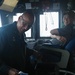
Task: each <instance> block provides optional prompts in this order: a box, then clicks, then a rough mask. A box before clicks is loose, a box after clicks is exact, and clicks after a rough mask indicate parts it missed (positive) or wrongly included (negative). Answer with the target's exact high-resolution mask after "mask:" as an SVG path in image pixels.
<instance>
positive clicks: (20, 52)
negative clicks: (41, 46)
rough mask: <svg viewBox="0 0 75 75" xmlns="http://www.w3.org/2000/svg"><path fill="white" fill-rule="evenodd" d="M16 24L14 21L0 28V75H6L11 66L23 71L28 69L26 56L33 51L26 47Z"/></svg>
mask: <svg viewBox="0 0 75 75" xmlns="http://www.w3.org/2000/svg"><path fill="white" fill-rule="evenodd" d="M16 24H17V23H16V22H14V23H12V24H9V25H6V26H3V27H1V28H0V75H7V72H8V70H9V69H10V68H11V67H12V68H15V69H18V70H21V71H24V72H25V71H26V70H27V69H30V67H28V66H29V60H28V58H29V56H30V55H31V54H32V52H33V51H31V50H30V49H28V48H27V47H26V43H25V42H24V37H23V35H20V34H19V32H18V30H17V25H16Z"/></svg>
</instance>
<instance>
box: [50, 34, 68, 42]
mask: <svg viewBox="0 0 75 75" xmlns="http://www.w3.org/2000/svg"><path fill="white" fill-rule="evenodd" d="M50 37H51V38H56V39H57V40H59V41H61V42H64V43H65V42H66V41H67V40H66V38H65V37H63V36H59V35H50Z"/></svg>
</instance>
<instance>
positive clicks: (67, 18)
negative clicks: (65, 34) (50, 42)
mask: <svg viewBox="0 0 75 75" xmlns="http://www.w3.org/2000/svg"><path fill="white" fill-rule="evenodd" d="M74 18H75V14H74V12H73V11H68V12H65V13H64V14H63V22H64V25H68V24H71V23H73V21H74Z"/></svg>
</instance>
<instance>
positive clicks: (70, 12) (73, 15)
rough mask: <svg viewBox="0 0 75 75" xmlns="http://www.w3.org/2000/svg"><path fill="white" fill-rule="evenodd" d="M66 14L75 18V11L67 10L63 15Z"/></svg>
mask: <svg viewBox="0 0 75 75" xmlns="http://www.w3.org/2000/svg"><path fill="white" fill-rule="evenodd" d="M64 15H68V16H69V18H72V19H74V18H75V13H74V11H66V12H64V13H63V16H64Z"/></svg>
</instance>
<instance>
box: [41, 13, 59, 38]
mask: <svg viewBox="0 0 75 75" xmlns="http://www.w3.org/2000/svg"><path fill="white" fill-rule="evenodd" d="M54 28H59V12H44V13H43V14H41V15H40V37H49V36H50V30H52V29H54Z"/></svg>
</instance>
